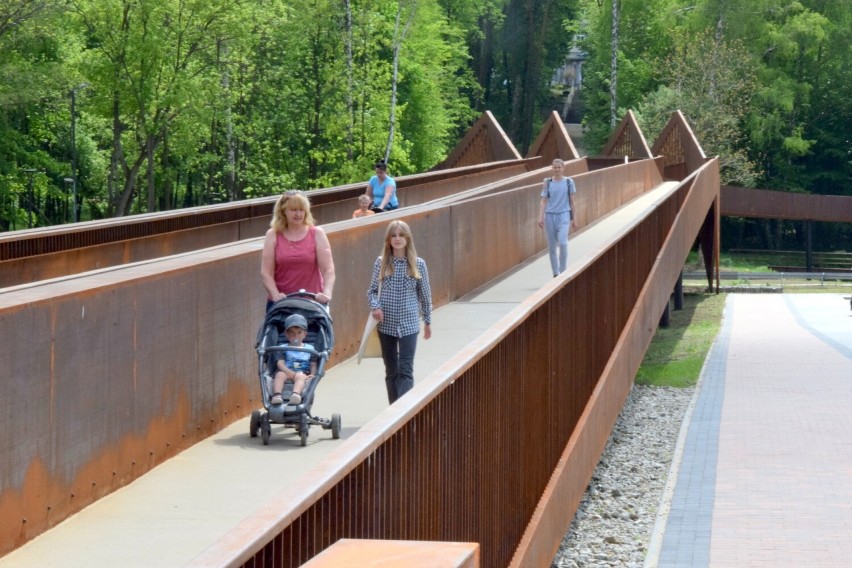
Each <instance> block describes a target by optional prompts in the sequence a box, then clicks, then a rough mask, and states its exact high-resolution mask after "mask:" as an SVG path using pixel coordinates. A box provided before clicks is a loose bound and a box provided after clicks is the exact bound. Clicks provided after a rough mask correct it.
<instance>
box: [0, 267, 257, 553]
mask: <svg viewBox="0 0 852 568" xmlns="http://www.w3.org/2000/svg"><path fill="white" fill-rule="evenodd" d="M174 264H177V263H174ZM213 264H216V263H213ZM249 266H250V267H251V268H252V272H254V271H255V270H256V266H257V260H256V258H253V257H250V256H246V257H244V258H243V259H242V260H239V259H238V260H235V261H232V262H229V263H228V266H224V265H223V264H219V265H215V266H214V265H211V264H208V265H207V266H200V265H198V264H195V265H189V266H186V267H184V268H181V267H180V266H173V267H172V271H171V272H166V271H163V272H160V273H157V274H153V275H151V276H150V277H148V278H145V277H144V276H142V277H139V278H137V279H136V280H135V281H134V280H127V279H124V280H122V279H121V278H118V277H116V276H115V275H111V274H105V275H102V276H101V278H100V279H101V281H102V284H101V285H100V286H99V287H88V288H87V287H86V286H85V283H83V282H81V280H82V279H77V280H78V281H77V282H63V283H56V284H53V285H48V286H43V287H40V288H42V289H41V290H36V291H29V292H28V293H27V295H29V296H30V297H31V298H30V302H27V301H26V300H23V301H19V302H17V303H15V304H14V305H10V304H12V302H11V301H9V299H10V297H12V298H11V300H14V299H15V298H14V297H15V296H18V297H20V296H22V295H24V293H9V294H6V295H3V296H0V298H2V299H3V303H4V306H3V309H2V312H0V334H2V338H1V339H2V345H3V350H4V351H6V353H5V354H4V355H6V356H5V357H4V361H11V362H12V364H10V365H5V366H3V368H2V369H0V391H2V400H4V401H5V403H4V404H5V405H6V406H7V408H6V409H5V410H6V411H5V412H4V413H3V416H2V418H0V422H2V428H0V432H2V434H0V436H2V443H0V449H2V454H3V456H2V463H3V464H4V468H3V469H2V478H0V487H1V488H2V494H0V507H2V513H3V514H2V515H0V518H2V521H0V534H2V538H0V542H2V543H3V550H2V552H8V550H10V549H11V548H13V547H15V546H17V545H20V544H21V543H22V542H24V541H26V540H28V539H29V538H31V537H32V536H34V535H36V534H38V533H40V532H41V531H43V530H44V529H46V528H48V527H50V526H52V525H54V524H56V523H57V522H59V521H61V520H62V519H63V518H64V517H66V516H67V515H69V514H71V513H73V512H76V511H78V510H80V509H81V508H82V507H84V506H85V505H87V504H89V503H91V502H92V501H94V500H96V499H98V498H100V497H102V496H103V495H105V494H107V493H109V492H111V491H113V490H115V489H117V488H118V487H120V486H122V485H124V484H126V483H127V482H129V481H131V480H132V479H134V478H136V477H138V476H139V475H141V474H143V473H145V472H146V471H148V470H150V469H151V468H152V467H154V466H155V465H157V464H158V463H161V462H162V461H163V460H165V459H167V458H168V457H170V456H172V455H174V454H175V453H177V452H178V451H180V450H181V449H183V448H185V447H187V446H188V445H190V444H191V443H193V442H195V441H197V440H200V439H202V438H204V437H206V436H208V435H209V434H210V433H212V432H213V431H216V430H218V429H219V428H221V427H222V426H224V425H226V424H227V423H229V422H231V421H233V419H234V418H236V417H239V416H243V415H245V413H246V411H247V408H248V401H249V399H250V397H251V396H254V393H249V392H248V389H247V386H246V382H245V378H246V377H245V374H246V372H247V371H250V370H251V369H252V368H253V366H254V364H255V361H256V359H255V356H254V354H253V353H252V351H251V346H252V344H253V341H254V334H253V333H252V332H249V333H244V334H239V333H238V332H237V333H235V330H239V329H244V330H250V329H251V328H253V327H254V324H255V322H256V321H258V319H259V318H260V314H261V311H262V305H261V304H260V302H258V301H257V300H255V299H254V298H252V296H254V295H256V294H254V293H253V292H252V289H254V288H255V286H246V285H245V283H244V281H243V275H245V274H246V270H247V268H248V267H249ZM160 270H163V269H162V268H161V269H160ZM140 271H144V267H143V268H141V269H140ZM96 279H97V278H95V277H92V278H89V281H90V282H91V281H93V280H96ZM107 279H112V281H111V282H106V280H107ZM74 287H76V288H77V290H76V291H75V290H73V288H74ZM36 296H40V297H36ZM247 326H250V327H248V328H247ZM235 345H237V346H238V348H234V346H235ZM214 354H215V356H214ZM229 414H230V416H229Z"/></svg>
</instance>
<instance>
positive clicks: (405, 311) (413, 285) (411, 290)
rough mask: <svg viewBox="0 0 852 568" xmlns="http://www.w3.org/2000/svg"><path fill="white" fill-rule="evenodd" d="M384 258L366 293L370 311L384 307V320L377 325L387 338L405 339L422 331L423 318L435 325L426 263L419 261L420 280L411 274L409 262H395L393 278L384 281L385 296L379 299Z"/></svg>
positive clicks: (374, 269)
mask: <svg viewBox="0 0 852 568" xmlns="http://www.w3.org/2000/svg"><path fill="white" fill-rule="evenodd" d="M381 266H382V257H379V258H377V259H376V263H375V264H374V265H373V277H372V279H371V280H370V288H369V289H368V290H367V299H368V300H369V301H370V309H373V310H375V309H376V308H379V307H380V308H382V314H383V315H384V318H383V319H382V321H381V322H380V323H379V325H378V329H379V331H381V332H382V333H384V334H385V335H392V336H394V337H405V336H406V335H411V334H413V333H418V332H419V331H420V317H421V316H422V317H423V321H424V322H425V323H426V324H427V325H429V324H431V323H432V289H431V288H430V287H429V272H428V271H427V270H426V262H425V261H424V260H423V259H422V258H418V259H417V268H418V270H419V271H420V280H417V279H416V278H413V277H411V276H409V275H408V261H407V260H406V259H405V258H394V259H393V275H392V276H388V277H386V278H384V279H383V280H382V295H381V298H379V296H378V294H379V270H380V269H381Z"/></svg>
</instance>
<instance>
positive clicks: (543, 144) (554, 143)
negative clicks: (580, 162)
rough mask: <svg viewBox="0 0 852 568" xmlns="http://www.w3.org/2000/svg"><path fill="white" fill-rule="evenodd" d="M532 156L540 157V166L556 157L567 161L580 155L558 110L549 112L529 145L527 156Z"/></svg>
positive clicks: (547, 163)
mask: <svg viewBox="0 0 852 568" xmlns="http://www.w3.org/2000/svg"><path fill="white" fill-rule="evenodd" d="M534 156H539V157H540V158H541V160H540V162H539V166H542V167H543V166H547V165H550V164H551V163H552V162H553V160H555V159H556V158H561V159H563V160H565V161H568V160H576V159H577V158H579V157H580V154H579V153H578V152H577V148H576V147H575V146H574V142H573V141H572V140H571V136H569V135H568V131H567V130H565V125H564V124H563V123H562V118H561V117H560V116H559V113H558V112H556V111H553V112H551V113H550V116H549V117H548V119H547V122H545V123H544V126H542V127H541V131H540V132H539V133H538V136H537V137H536V139H535V141H534V142H533V143H532V145H531V146H530V149H529V151H528V152H527V158H532V157H534Z"/></svg>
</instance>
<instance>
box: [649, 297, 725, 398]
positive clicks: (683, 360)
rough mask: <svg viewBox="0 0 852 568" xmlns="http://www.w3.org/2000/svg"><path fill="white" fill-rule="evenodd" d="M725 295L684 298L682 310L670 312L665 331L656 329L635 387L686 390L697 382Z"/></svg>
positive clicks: (719, 324)
mask: <svg viewBox="0 0 852 568" xmlns="http://www.w3.org/2000/svg"><path fill="white" fill-rule="evenodd" d="M725 298H726V294H711V293H708V292H702V293H690V294H684V297H683V309H682V310H676V311H672V312H671V317H670V318H669V327H667V328H662V327H660V328H657V333H656V334H655V335H654V338H653V339H652V340H651V345H650V346H649V347H648V351H647V352H646V353H645V359H644V360H643V361H642V365H641V367H639V372H638V373H636V384H640V385H652V386H670V387H690V386H693V385H695V384H696V383H697V382H698V376H699V374H700V373H701V367H702V365H704V359H705V358H706V357H707V352H708V351H710V346H711V345H712V344H713V340H714V339H716V335H717V334H718V333H719V327H720V326H721V324H722V311H723V309H724V307H725Z"/></svg>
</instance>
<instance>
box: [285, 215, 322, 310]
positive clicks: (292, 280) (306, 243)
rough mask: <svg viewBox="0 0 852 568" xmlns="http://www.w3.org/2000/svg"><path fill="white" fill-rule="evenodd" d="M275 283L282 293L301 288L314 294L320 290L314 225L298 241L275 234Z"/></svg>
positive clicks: (320, 282) (320, 280) (320, 278)
mask: <svg viewBox="0 0 852 568" xmlns="http://www.w3.org/2000/svg"><path fill="white" fill-rule="evenodd" d="M275 285H276V286H277V287H278V291H279V292H283V293H284V294H292V293H293V292H298V291H299V290H301V289H303V288H304V289H305V291H306V292H313V293H314V294H317V293H319V292H322V287H323V280H322V273H321V272H320V269H319V263H318V262H317V236H316V227H310V228H309V229H308V234H307V235H305V238H303V239H302V240H300V241H290V240H288V239H287V238H286V237H285V236H284V235H283V234H281V233H277V234H276V235H275Z"/></svg>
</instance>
